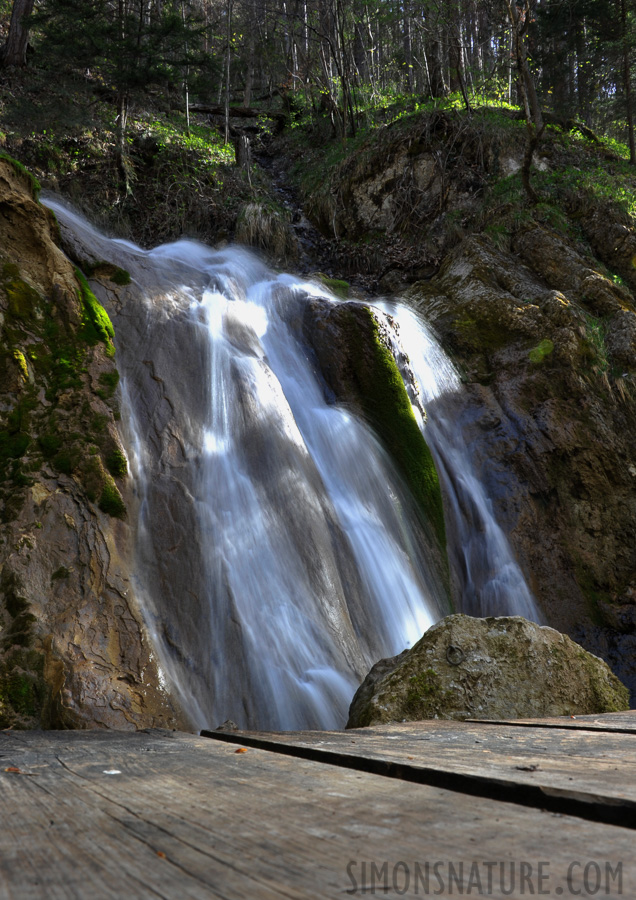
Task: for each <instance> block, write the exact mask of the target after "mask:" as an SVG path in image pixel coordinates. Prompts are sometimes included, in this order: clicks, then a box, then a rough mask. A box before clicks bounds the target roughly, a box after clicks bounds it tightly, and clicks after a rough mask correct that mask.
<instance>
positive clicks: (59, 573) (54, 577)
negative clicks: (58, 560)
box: [51, 566, 71, 584]
mask: <svg viewBox="0 0 636 900" xmlns="http://www.w3.org/2000/svg"><path fill="white" fill-rule="evenodd" d="M70 574H71V573H70V571H69V569H67V568H66V566H60V567H59V568H57V569H56V570H55V571H54V572H53V573H52V574H51V584H53V582H54V581H64V580H66V579H67V578H68V577H69V575H70Z"/></svg>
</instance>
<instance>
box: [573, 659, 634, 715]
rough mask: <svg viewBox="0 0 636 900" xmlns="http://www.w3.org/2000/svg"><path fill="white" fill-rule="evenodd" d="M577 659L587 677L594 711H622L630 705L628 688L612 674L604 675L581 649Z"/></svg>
mask: <svg viewBox="0 0 636 900" xmlns="http://www.w3.org/2000/svg"><path fill="white" fill-rule="evenodd" d="M579 659H580V661H581V664H582V666H583V668H584V670H585V672H586V675H587V677H588V679H589V685H590V690H591V691H592V696H593V698H594V703H595V705H596V709H595V710H594V712H596V713H608V712H623V711H624V710H626V709H629V707H630V702H629V701H630V697H629V690H628V689H627V688H626V687H625V685H624V684H622V682H621V681H619V679H618V678H617V677H616V675H614V674H610V675H609V676H606V675H604V673H603V672H602V670H601V668H600V666H599V665H598V664H596V662H595V660H594V658H592V659H590V658H589V655H588V654H586V653H585V651H583V650H582V651H581V653H580V654H579Z"/></svg>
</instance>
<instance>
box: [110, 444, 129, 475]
mask: <svg viewBox="0 0 636 900" xmlns="http://www.w3.org/2000/svg"><path fill="white" fill-rule="evenodd" d="M106 468H107V469H108V471H109V472H110V474H111V475H114V477H115V478H124V477H125V476H126V475H127V474H128V463H127V461H126V457H125V456H124V454H123V453H122V451H121V450H120V449H119V447H116V448H115V449H114V450H113V451H112V452H111V453H109V454H108V456H107V457H106Z"/></svg>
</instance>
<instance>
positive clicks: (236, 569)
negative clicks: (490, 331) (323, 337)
mask: <svg viewBox="0 0 636 900" xmlns="http://www.w3.org/2000/svg"><path fill="white" fill-rule="evenodd" d="M48 202H49V205H51V206H52V207H53V208H54V211H55V212H56V214H57V216H58V219H59V220H60V222H61V224H62V226H63V228H64V229H65V230H66V231H67V232H72V233H73V234H74V236H75V238H74V239H75V240H76V241H78V242H79V243H80V244H82V243H84V244H85V245H87V246H91V247H92V248H93V249H92V252H93V255H94V256H97V257H99V256H100V255H101V258H103V259H107V260H109V261H112V262H113V263H115V264H118V265H122V266H124V267H125V268H127V269H128V270H129V271H130V272H131V274H132V276H133V287H134V288H135V290H133V291H131V292H129V295H130V296H131V297H133V296H135V297H136V299H135V300H134V302H133V301H132V300H130V301H128V302H127V303H124V304H123V305H122V306H120V307H119V308H114V309H113V318H114V322H115V328H116V334H117V348H118V354H117V364H118V368H119V370H120V374H121V376H122V414H123V425H124V432H125V434H124V437H125V441H126V444H127V452H128V456H129V460H130V464H131V474H132V476H133V478H134V485H135V491H136V506H135V518H136V563H135V573H134V575H135V587H136V594H137V596H138V597H139V598H140V601H141V603H142V606H143V609H144V614H145V616H146V621H147V625H148V628H149V631H150V632H151V635H152V638H153V641H154V644H155V648H156V651H157V654H158V657H159V663H160V665H161V667H162V669H163V670H164V672H165V673H166V676H167V678H168V680H169V681H170V682H171V683H172V685H173V687H175V688H176V689H177V691H178V692H179V694H180V697H181V701H182V703H183V705H184V707H185V709H186V711H187V712H188V713H189V715H190V717H191V719H192V721H193V724H195V725H197V726H201V727H203V726H206V727H214V726H216V725H218V724H219V723H220V722H222V721H223V720H224V719H227V718H231V719H233V720H234V721H236V722H237V723H238V724H239V725H240V726H243V727H245V726H249V727H252V728H270V729H298V728H334V727H342V726H343V725H344V723H345V721H346V715H347V709H348V705H349V703H350V701H351V698H352V695H353V693H354V691H355V689H356V687H357V686H358V684H359V682H360V681H361V679H362V677H364V675H365V674H366V672H367V671H368V669H369V668H370V666H371V665H372V664H373V663H374V662H375V661H377V660H378V659H379V658H381V657H384V656H392V655H395V654H396V653H398V652H400V651H402V650H403V649H404V648H405V647H408V646H411V645H412V644H413V643H414V642H415V641H416V640H418V639H419V637H421V635H422V633H423V632H424V631H425V630H426V629H427V628H428V627H429V626H430V625H431V624H432V623H433V622H434V621H436V620H437V619H438V618H439V617H440V616H441V615H444V614H445V613H446V612H447V611H448V606H447V596H446V588H445V586H444V582H443V578H441V577H440V574H439V571H438V569H439V567H438V566H436V565H435V563H434V558H433V553H432V551H431V549H430V548H429V546H428V543H427V539H426V535H425V532H424V530H423V527H422V525H421V522H420V520H419V518H418V515H417V514H416V511H415V509H414V506H413V503H412V501H411V500H410V499H409V496H408V493H407V491H406V489H405V488H404V485H403V483H402V481H401V478H400V477H399V475H398V474H397V473H396V471H395V469H394V467H393V464H392V462H391V460H390V459H389V458H388V457H387V455H386V453H385V451H384V450H383V448H382V447H381V446H380V444H379V442H378V440H377V439H376V438H375V436H374V434H373V433H372V432H371V430H370V429H369V428H368V427H367V425H366V424H365V423H364V422H362V421H361V420H360V419H358V418H357V417H356V416H355V415H353V414H352V413H351V412H350V411H348V410H347V409H345V408H344V407H342V406H339V405H337V404H335V403H333V402H328V399H327V397H326V394H327V392H326V390H325V385H324V382H323V380H322V377H321V374H320V372H319V371H318V369H317V364H316V361H315V359H314V357H313V354H312V352H311V351H310V350H309V349H308V346H307V344H306V342H305V340H304V338H303V330H302V320H303V313H304V310H305V307H306V304H307V302H308V301H309V300H310V299H312V298H313V302H316V300H318V301H319V302H324V303H326V304H328V303H335V302H338V301H336V300H334V299H333V298H332V297H330V296H329V295H328V293H327V292H326V291H325V290H324V289H322V288H321V287H319V286H317V285H316V284H313V283H308V282H303V281H299V280H298V279H294V278H292V277H291V276H274V275H273V274H272V273H271V272H269V271H268V270H267V269H266V268H265V267H264V266H263V265H262V264H261V263H260V262H259V261H258V260H256V259H255V257H253V256H251V255H250V254H248V253H247V252H245V251H243V250H240V249H236V248H233V249H227V250H224V251H219V252H214V251H211V250H210V249H209V248H206V247H203V246H201V245H198V244H195V243H193V242H187V241H182V242H179V243H177V244H172V245H167V246H164V247H159V248H157V249H155V250H153V251H142V250H140V249H138V248H136V247H134V246H133V245H131V244H127V243H125V242H114V241H109V240H107V239H106V238H103V237H102V236H100V235H98V234H97V233H96V232H95V231H93V230H92V229H90V226H87V225H86V223H84V222H83V221H82V220H81V219H79V218H78V217H76V216H75V215H74V214H72V213H69V212H68V211H67V210H65V209H64V208H63V207H61V206H60V205H59V204H57V203H53V202H51V201H48ZM142 288H143V289H142ZM104 299H107V298H104ZM377 309H378V315H379V316H385V315H390V317H391V319H392V320H394V321H397V323H398V324H399V332H400V336H401V342H402V345H403V347H404V350H405V351H406V354H407V355H408V357H409V358H410V363H411V368H412V369H413V371H414V373H415V377H416V378H417V381H418V382H419V385H420V390H421V396H422V400H423V402H424V405H425V407H426V409H427V413H428V420H427V422H426V423H424V421H422V428H423V429H424V433H425V436H426V439H427V441H428V442H429V445H430V447H431V450H432V452H433V454H434V456H435V459H436V463H437V466H438V470H439V472H440V477H441V480H442V484H443V487H444V492H445V502H446V519H447V530H448V531H449V532H452V537H451V540H450V541H449V555H450V563H451V567H452V568H453V570H454V581H455V583H456V584H457V585H458V586H459V592H460V594H461V597H460V598H458V599H459V603H458V606H459V607H460V608H461V609H462V610H463V611H466V612H470V613H473V614H482V613H487V614H507V613H519V614H523V615H526V616H528V617H529V618H534V619H536V618H537V612H536V609H535V607H534V602H533V599H532V597H531V595H530V593H529V591H528V588H527V587H526V585H525V581H524V579H523V575H522V573H521V571H520V569H519V567H518V566H517V564H516V562H515V561H514V558H513V556H512V553H511V551H510V548H509V546H508V542H507V540H506V538H505V535H504V534H503V532H502V531H501V529H500V528H499V527H498V525H497V523H496V522H495V520H494V518H493V515H492V510H491V507H490V504H489V502H488V500H487V498H486V497H485V495H484V492H483V489H482V488H481V486H480V484H479V483H478V481H477V480H476V478H475V475H474V473H473V471H472V467H471V460H470V458H469V455H468V453H467V452H466V450H465V448H464V447H463V445H462V439H461V435H460V434H458V430H457V429H456V428H455V429H454V428H453V427H452V422H450V421H448V420H447V408H446V406H445V398H447V397H449V396H451V395H453V394H454V393H457V392H459V391H460V390H461V384H460V382H459V379H458V378H457V376H456V374H455V372H454V370H453V368H452V366H451V364H450V363H449V361H448V360H447V358H446V357H445V355H444V354H443V351H442V350H441V349H440V348H439V346H438V345H437V344H436V343H435V341H434V339H433V338H432V337H431V335H430V333H429V332H428V330H427V329H426V327H425V325H424V324H423V323H421V322H420V321H419V320H418V319H417V318H416V316H415V315H414V313H412V312H411V311H410V310H408V309H407V308H406V307H403V306H400V305H399V304H393V305H391V306H384V307H382V306H378V308H377ZM391 319H389V320H387V321H388V322H389V327H392V326H391Z"/></svg>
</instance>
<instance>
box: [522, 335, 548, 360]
mask: <svg viewBox="0 0 636 900" xmlns="http://www.w3.org/2000/svg"><path fill="white" fill-rule="evenodd" d="M553 350H554V344H553V343H552V341H550V340H548V339H547V338H546V339H545V340H543V341H540V342H539V343H538V344H537V346H536V347H534V348H533V349H532V350H531V351H530V352H529V353H528V356H529V357H530V362H533V363H542V362H543V360H544V359H545V358H546V356H549V355H550V354H551V353H552V351H553Z"/></svg>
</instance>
